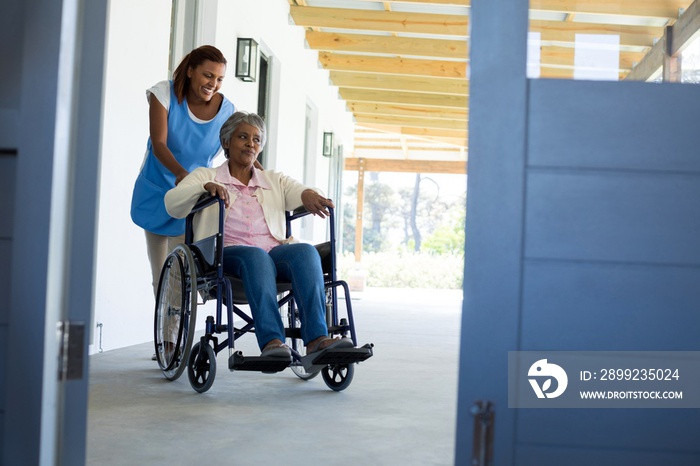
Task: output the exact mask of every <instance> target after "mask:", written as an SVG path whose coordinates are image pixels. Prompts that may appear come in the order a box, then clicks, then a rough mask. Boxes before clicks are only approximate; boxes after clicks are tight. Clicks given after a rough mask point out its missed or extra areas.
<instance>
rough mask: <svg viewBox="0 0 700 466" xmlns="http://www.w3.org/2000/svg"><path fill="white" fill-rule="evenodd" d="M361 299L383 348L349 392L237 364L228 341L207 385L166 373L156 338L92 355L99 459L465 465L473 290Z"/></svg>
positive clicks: (363, 317)
mask: <svg viewBox="0 0 700 466" xmlns="http://www.w3.org/2000/svg"><path fill="white" fill-rule="evenodd" d="M341 304H342V301H341ZM352 304H353V309H354V312H355V321H356V324H357V326H358V330H357V331H358V336H359V340H360V343H361V344H362V343H367V342H372V343H374V344H375V352H374V357H372V358H371V359H369V360H368V361H366V362H364V363H361V364H359V365H357V366H356V368H355V369H356V370H355V377H354V380H353V382H352V384H351V385H350V386H349V387H348V388H347V389H346V390H345V391H343V392H333V391H331V390H330V389H328V388H327V387H326V385H325V383H324V382H323V380H322V379H321V377H320V376H319V377H317V378H315V379H313V380H310V381H307V382H304V381H302V380H300V379H298V378H297V377H296V376H295V375H294V374H293V373H292V372H291V371H290V370H286V371H284V372H281V373H279V374H275V375H266V374H260V373H252V372H248V373H246V372H234V373H231V372H229V371H228V368H227V364H226V356H227V352H222V353H220V354H219V357H218V364H217V366H218V371H217V375H216V379H215V382H214V385H213V387H212V388H211V389H210V390H209V391H208V392H206V393H205V394H198V393H196V392H194V391H193V390H192V388H191V387H190V385H189V382H188V380H187V376H186V374H185V375H183V376H182V377H181V378H180V379H179V380H177V381H175V382H168V381H167V380H165V379H164V378H163V376H162V374H161V373H160V371H159V370H158V369H157V366H156V365H155V363H154V362H152V361H151V360H150V355H151V354H152V347H151V345H150V344H142V345H137V346H132V347H129V348H123V349H118V350H113V351H108V352H105V353H101V354H95V355H92V356H91V357H90V366H91V367H90V397H89V416H88V417H89V419H88V454H87V464H88V465H94V466H98V465H99V466H108V465H129V466H132V465H140V466H148V465H166V464H167V465H168V466H177V465H183V466H184V465H187V466H190V465H193V464H207V463H211V464H226V465H251V464H258V465H271V464H285V465H290V466H292V465H300V466H302V465H303V466H307V465H317V464H324V465H352V464H372V465H400V464H401V465H413V464H415V465H421V466H423V465H451V464H453V462H454V442H455V422H456V412H455V411H456V406H457V405H456V399H457V362H458V344H459V334H460V316H461V309H462V291H461V290H395V289H391V290H389V289H367V290H366V291H364V292H363V293H354V294H353V300H352ZM200 317H201V316H200ZM244 340H246V341H245V344H243V345H241V346H240V348H241V349H242V350H243V351H244V352H245V353H254V352H255V351H257V349H256V347H255V344H254V342H253V338H252V337H251V338H245V339H244Z"/></svg>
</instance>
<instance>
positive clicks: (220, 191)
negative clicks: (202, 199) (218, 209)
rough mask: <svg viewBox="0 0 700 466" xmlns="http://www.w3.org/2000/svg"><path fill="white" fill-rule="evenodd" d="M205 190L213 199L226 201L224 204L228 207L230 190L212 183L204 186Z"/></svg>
mask: <svg viewBox="0 0 700 466" xmlns="http://www.w3.org/2000/svg"><path fill="white" fill-rule="evenodd" d="M204 189H206V190H207V192H208V193H209V194H211V195H212V196H213V197H218V198H221V199H223V200H224V204H226V207H228V203H229V197H228V190H227V189H226V188H224V187H223V186H221V185H220V184H218V183H212V182H211V181H210V182H208V183H206V184H205V185H204Z"/></svg>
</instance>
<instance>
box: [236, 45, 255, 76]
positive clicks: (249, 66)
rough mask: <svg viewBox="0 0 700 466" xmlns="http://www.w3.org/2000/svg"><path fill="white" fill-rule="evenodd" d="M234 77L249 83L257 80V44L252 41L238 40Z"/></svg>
mask: <svg viewBox="0 0 700 466" xmlns="http://www.w3.org/2000/svg"><path fill="white" fill-rule="evenodd" d="M236 77H237V78H238V79H240V80H241V81H245V82H249V83H254V82H255V81H256V79H257V78H258V43H257V42H255V40H253V39H244V38H240V37H239V38H238V47H237V50H236Z"/></svg>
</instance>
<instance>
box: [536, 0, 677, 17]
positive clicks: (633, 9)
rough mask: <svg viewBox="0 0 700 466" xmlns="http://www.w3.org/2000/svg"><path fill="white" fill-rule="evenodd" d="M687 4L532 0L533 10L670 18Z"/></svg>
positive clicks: (668, 0)
mask: <svg viewBox="0 0 700 466" xmlns="http://www.w3.org/2000/svg"><path fill="white" fill-rule="evenodd" d="M687 6H688V1H687V0H614V1H610V0H584V1H581V0H530V9H531V10H549V11H560V12H562V13H575V14H577V13H584V14H585V13H591V14H606V15H624V16H644V17H649V18H667V19H669V20H674V19H676V18H678V13H679V9H680V8H685V7H687Z"/></svg>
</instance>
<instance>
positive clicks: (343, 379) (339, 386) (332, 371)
mask: <svg viewBox="0 0 700 466" xmlns="http://www.w3.org/2000/svg"><path fill="white" fill-rule="evenodd" d="M354 374H355V366H354V365H353V364H331V365H328V366H326V367H324V368H323V369H322V370H321V375H322V376H323V381H324V382H326V385H328V388H330V389H331V390H334V391H336V392H339V391H342V390H345V389H346V388H348V386H349V385H350V382H352V377H353V375H354Z"/></svg>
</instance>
